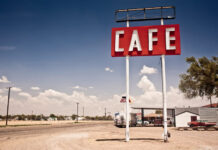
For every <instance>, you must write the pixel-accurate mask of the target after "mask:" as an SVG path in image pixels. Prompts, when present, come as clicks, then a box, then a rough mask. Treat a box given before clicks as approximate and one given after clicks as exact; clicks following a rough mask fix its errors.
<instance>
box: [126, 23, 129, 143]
mask: <svg viewBox="0 0 218 150" xmlns="http://www.w3.org/2000/svg"><path fill="white" fill-rule="evenodd" d="M126 27H129V21H127V22H126ZM128 141H129V56H126V142H128Z"/></svg>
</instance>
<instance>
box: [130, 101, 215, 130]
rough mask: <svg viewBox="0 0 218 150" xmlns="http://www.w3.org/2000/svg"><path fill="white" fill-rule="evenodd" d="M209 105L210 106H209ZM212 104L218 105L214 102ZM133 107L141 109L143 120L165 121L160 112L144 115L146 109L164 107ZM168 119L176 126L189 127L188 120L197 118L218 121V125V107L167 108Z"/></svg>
mask: <svg viewBox="0 0 218 150" xmlns="http://www.w3.org/2000/svg"><path fill="white" fill-rule="evenodd" d="M208 106H209V107H208ZM212 106H216V104H213V105H212ZM132 108H133V109H138V110H141V114H142V115H141V120H142V122H144V121H149V123H153V122H155V121H156V122H157V121H159V122H161V123H162V122H163V116H161V115H160V114H159V116H157V115H158V114H148V115H147V116H146V115H144V110H162V108H150V107H132ZM167 120H168V122H171V124H172V125H174V126H175V127H188V122H191V121H196V120H206V121H208V122H216V124H217V125H218V107H212V108H211V107H210V105H206V106H202V107H188V108H167Z"/></svg>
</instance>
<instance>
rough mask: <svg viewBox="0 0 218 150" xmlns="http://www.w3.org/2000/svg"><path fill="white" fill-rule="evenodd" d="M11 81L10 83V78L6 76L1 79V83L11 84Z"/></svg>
mask: <svg viewBox="0 0 218 150" xmlns="http://www.w3.org/2000/svg"><path fill="white" fill-rule="evenodd" d="M10 82H11V81H8V78H7V77H6V76H2V78H0V83H10Z"/></svg>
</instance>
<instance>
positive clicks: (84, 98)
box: [0, 75, 218, 116]
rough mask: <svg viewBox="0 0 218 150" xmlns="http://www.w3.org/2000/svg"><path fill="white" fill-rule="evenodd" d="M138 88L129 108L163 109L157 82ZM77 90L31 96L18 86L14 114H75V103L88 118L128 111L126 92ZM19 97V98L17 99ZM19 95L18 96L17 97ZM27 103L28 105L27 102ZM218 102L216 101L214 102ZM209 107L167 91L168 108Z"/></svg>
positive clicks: (142, 82)
mask: <svg viewBox="0 0 218 150" xmlns="http://www.w3.org/2000/svg"><path fill="white" fill-rule="evenodd" d="M137 86H138V88H139V90H141V93H140V94H138V95H132V93H130V97H131V99H133V103H131V104H130V107H132V106H135V107H162V104H163V103H162V92H161V91H158V90H157V89H156V88H155V85H154V83H153V82H152V81H151V80H150V79H149V78H148V77H147V76H145V75H144V76H142V77H141V79H140V80H139V81H138V83H137ZM74 89H75V90H73V91H72V93H65V92H60V91H57V90H54V89H47V90H45V91H41V92H39V93H38V94H37V95H31V94H29V93H27V92H21V91H22V90H21V89H20V88H18V87H13V88H12V90H14V91H17V92H19V93H17V94H16V93H15V94H13V95H12V96H11V104H13V105H11V106H10V107H11V113H13V114H17V113H27V114H31V112H32V111H34V113H36V114H45V115H48V114H50V113H55V114H66V115H71V114H76V103H77V102H79V114H80V115H81V114H82V109H81V108H82V107H84V108H85V115H90V116H96V115H104V108H107V112H110V113H111V114H112V115H113V114H114V113H115V112H118V111H123V110H124V109H125V107H124V105H125V103H120V99H121V97H122V95H125V94H123V93H121V94H114V95H112V96H110V97H103V98H102V97H99V96H96V95H94V94H88V92H87V91H81V90H77V89H81V87H80V86H78V85H77V86H75V87H74ZM17 95H18V96H17ZM16 96H17V97H16ZM24 100H25V103H24ZM217 100H218V99H217V98H214V99H213V102H216V101H217ZM6 102H7V95H6V94H1V93H0V103H1V105H4V106H5V107H4V106H3V107H2V108H3V109H0V113H4V112H5V111H6V110H5V108H6ZM205 104H209V101H208V100H207V99H206V98H204V99H202V98H200V97H197V98H195V99H192V100H189V99H186V98H185V97H184V96H183V94H182V93H181V92H180V91H179V89H178V88H175V87H172V86H171V87H170V88H169V90H168V91H167V105H168V107H175V106H176V107H184V106H186V107H188V106H191V107H194V106H202V105H205Z"/></svg>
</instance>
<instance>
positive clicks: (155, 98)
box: [134, 76, 217, 107]
mask: <svg viewBox="0 0 218 150" xmlns="http://www.w3.org/2000/svg"><path fill="white" fill-rule="evenodd" d="M137 85H138V87H139V88H140V89H142V91H143V92H144V93H143V94H141V95H138V96H135V99H136V100H135V103H134V106H136V107H162V105H163V100H162V92H161V91H158V90H156V88H155V86H154V84H153V83H152V82H151V81H150V80H149V79H148V77H147V76H143V77H142V78H141V80H140V81H139V82H138V84H137ZM166 98H167V106H168V107H188V106H191V107H198V106H203V105H206V104H208V103H209V101H208V100H207V99H206V98H203V99H202V98H201V97H196V98H194V99H186V98H185V97H184V95H183V93H181V92H180V91H179V89H178V88H175V87H172V86H171V87H170V89H169V91H167V96H166ZM215 99H217V98H215ZM214 102H215V101H214Z"/></svg>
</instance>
